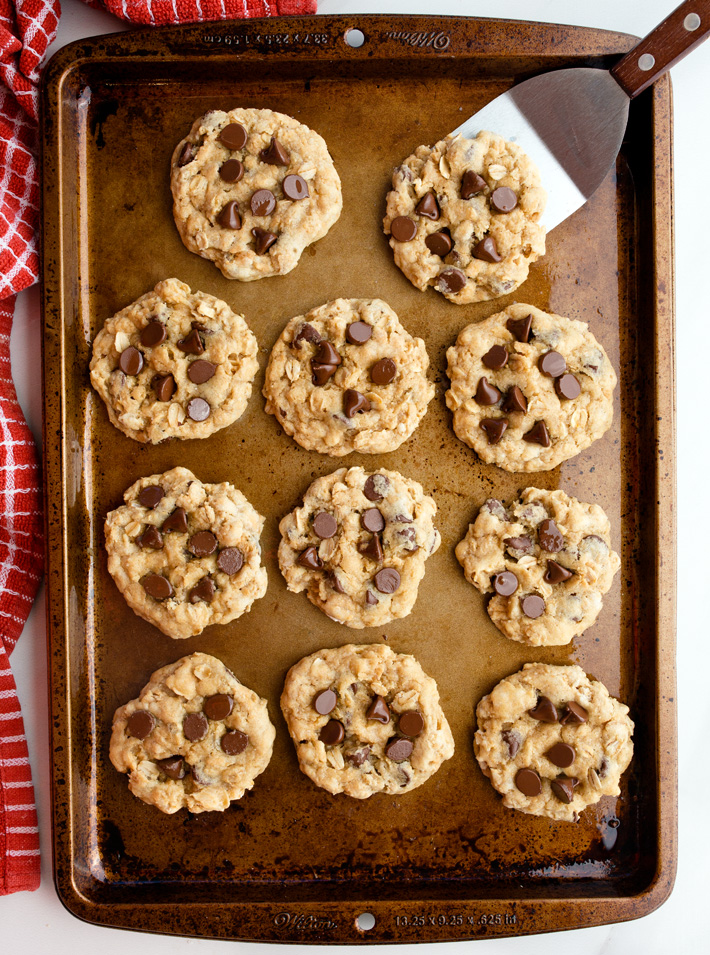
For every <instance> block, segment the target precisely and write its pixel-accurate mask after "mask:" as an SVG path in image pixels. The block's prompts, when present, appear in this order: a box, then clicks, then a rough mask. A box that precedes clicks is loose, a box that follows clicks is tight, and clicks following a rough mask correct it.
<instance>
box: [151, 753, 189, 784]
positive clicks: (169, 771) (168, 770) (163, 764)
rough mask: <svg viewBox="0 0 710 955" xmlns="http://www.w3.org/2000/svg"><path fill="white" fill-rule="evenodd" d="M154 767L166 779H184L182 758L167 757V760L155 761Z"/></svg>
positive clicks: (183, 761)
mask: <svg viewBox="0 0 710 955" xmlns="http://www.w3.org/2000/svg"><path fill="white" fill-rule="evenodd" d="M155 765H156V766H157V767H158V769H159V770H160V772H161V773H164V774H165V775H166V776H167V777H168V779H184V777H185V772H186V770H185V760H184V759H183V758H182V756H168V758H167V759H157V760H156V761H155Z"/></svg>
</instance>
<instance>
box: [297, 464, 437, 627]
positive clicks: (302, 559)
mask: <svg viewBox="0 0 710 955" xmlns="http://www.w3.org/2000/svg"><path fill="white" fill-rule="evenodd" d="M435 514H436V504H435V503H434V501H433V499H432V498H431V497H428V496H427V495H426V494H425V493H424V489H423V488H422V486H421V484H418V483H417V482H416V481H411V480H409V479H408V478H405V477H402V475H401V474H398V473H397V472H396V471H384V470H380V471H376V472H374V473H372V474H369V473H367V472H366V471H364V470H363V469H362V468H350V469H347V468H340V469H339V470H338V471H334V472H333V473H332V474H327V475H325V476H324V477H321V478H318V479H317V480H316V481H314V482H313V484H311V486H310V487H309V488H308V490H307V491H306V493H305V495H304V498H303V506H302V507H298V508H296V510H295V511H292V512H291V513H290V514H287V515H286V517H284V518H283V520H282V521H281V523H280V524H279V530H280V531H281V537H282V540H281V543H280V544H279V567H280V568H281V573H282V574H283V575H284V577H285V578H286V583H287V584H288V589H289V590H291V591H293V592H294V593H300V592H301V591H302V590H305V591H306V596H307V597H308V599H309V600H310V601H311V603H312V604H315V606H316V607H318V608H319V609H320V610H322V611H323V612H324V613H325V614H327V615H328V616H329V617H330V618H331V619H332V620H335V621H336V623H344V624H345V625H346V626H348V627H352V628H353V629H355V630H359V629H362V628H363V627H379V626H382V625H383V624H385V623H389V621H390V620H396V619H398V618H400V617H406V616H407V614H408V613H409V612H410V611H411V609H412V607H413V606H414V602H415V600H416V599H417V590H418V589H419V582H420V581H421V579H422V577H423V576H424V569H425V568H424V564H425V562H426V560H427V558H428V557H430V556H431V555H432V554H433V553H434V552H435V551H436V550H437V549H438V547H439V544H440V543H441V537H440V535H439V532H438V531H437V529H436V528H435V527H434V515H435Z"/></svg>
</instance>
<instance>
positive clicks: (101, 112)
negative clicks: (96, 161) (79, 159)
mask: <svg viewBox="0 0 710 955" xmlns="http://www.w3.org/2000/svg"><path fill="white" fill-rule="evenodd" d="M117 113H118V100H117V99H107V100H104V101H103V103H97V104H96V111H95V113H94V115H93V116H92V117H91V121H90V123H89V125H90V128H91V135H92V136H96V148H97V149H103V148H104V146H105V145H106V140H105V139H104V123H105V122H106V120H107V119H108V118H109V116H115V115H116V114H117ZM97 129H98V135H97V133H96V130H97Z"/></svg>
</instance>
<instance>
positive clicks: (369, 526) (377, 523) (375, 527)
mask: <svg viewBox="0 0 710 955" xmlns="http://www.w3.org/2000/svg"><path fill="white" fill-rule="evenodd" d="M360 523H361V524H362V526H363V527H364V528H365V530H366V531H370V533H371V534H377V533H378V532H379V531H383V530H384V529H385V519H384V517H383V516H382V513H381V511H379V510H378V509H377V508H376V507H370V508H368V509H367V510H366V511H364V512H363V513H362V514H361V515H360Z"/></svg>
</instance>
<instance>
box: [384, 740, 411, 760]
mask: <svg viewBox="0 0 710 955" xmlns="http://www.w3.org/2000/svg"><path fill="white" fill-rule="evenodd" d="M413 749H414V743H413V742H412V741H411V739H401V738H399V737H396V738H395V739H391V740H390V741H389V743H388V744H387V745H386V746H385V756H387V757H388V758H389V759H391V760H392V762H393V763H403V762H404V761H405V760H406V759H409V757H410V756H411V755H412V750H413Z"/></svg>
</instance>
